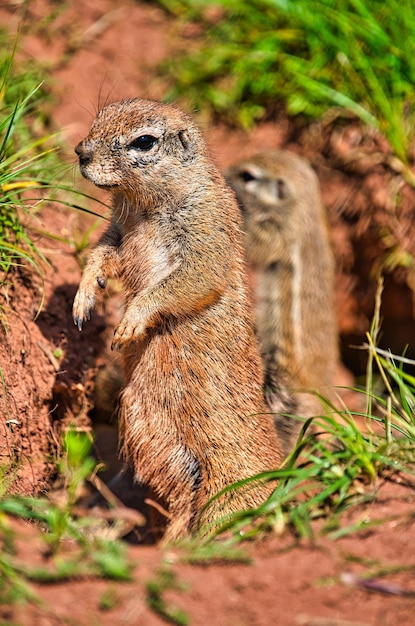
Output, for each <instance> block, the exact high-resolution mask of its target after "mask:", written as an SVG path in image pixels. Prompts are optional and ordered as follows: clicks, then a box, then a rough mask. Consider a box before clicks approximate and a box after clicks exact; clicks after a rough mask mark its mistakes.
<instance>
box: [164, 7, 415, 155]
mask: <svg viewBox="0 0 415 626" xmlns="http://www.w3.org/2000/svg"><path fill="white" fill-rule="evenodd" d="M160 4H161V5H162V6H163V7H164V8H166V9H167V10H169V11H170V12H172V13H173V14H174V15H175V16H176V17H178V18H179V19H180V20H182V21H183V22H187V21H193V22H196V23H198V24H199V26H200V27H201V34H200V35H199V37H198V39H197V41H196V42H195V41H194V40H191V41H190V42H189V40H186V39H185V40H184V41H183V47H182V50H181V52H179V54H178V55H175V56H174V58H172V59H171V60H170V61H167V63H165V64H164V65H163V66H162V70H163V73H164V74H165V75H167V76H168V77H169V78H170V81H171V89H170V91H169V93H168V95H167V97H168V98H169V99H176V98H178V97H183V98H185V99H187V100H188V101H189V102H190V104H191V106H194V107H196V108H198V109H201V110H209V111H211V112H213V113H214V114H216V115H220V116H221V117H223V118H225V119H226V120H228V121H230V122H232V123H237V124H241V125H242V126H244V127H247V128H248V127H250V126H252V124H253V123H254V122H255V121H256V120H258V119H261V118H263V117H264V116H267V115H270V114H272V113H274V112H275V111H276V110H277V109H278V107H281V106H283V107H284V108H285V109H286V111H287V112H288V113H289V114H290V115H295V116H298V115H301V116H302V117H303V118H304V119H305V120H306V121H307V120H310V119H319V118H321V117H322V116H323V115H324V114H325V113H326V112H327V110H328V109H329V108H331V107H335V108H337V109H338V110H339V111H340V113H341V111H348V112H351V113H352V114H353V115H356V116H357V117H358V118H359V119H360V120H362V122H363V123H364V124H367V125H369V126H371V127H373V128H375V129H377V130H379V131H380V132H381V133H383V134H384V135H385V137H386V138H387V139H388V141H389V143H390V145H391V147H392V150H393V152H394V153H395V155H396V156H397V157H398V158H399V159H400V160H401V161H402V162H403V163H404V164H406V163H407V162H408V160H409V156H410V146H411V142H412V137H413V132H414V128H415V96H414V90H413V85H414V82H415V54H414V43H413V42H414V41H415V5H414V4H413V3H412V2H411V1H410V0H403V2H398V1H397V0H389V1H388V2H383V1H382V0H373V1H372V0H371V1H370V2H369V0H339V1H336V2H334V0H258V1H257V2H250V1H249V0H215V2H212V1H210V0H197V1H196V2H193V1H191V0H160ZM214 7H216V9H214ZM218 7H219V10H218Z"/></svg>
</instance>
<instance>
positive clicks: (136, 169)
mask: <svg viewBox="0 0 415 626" xmlns="http://www.w3.org/2000/svg"><path fill="white" fill-rule="evenodd" d="M75 151H76V153H77V154H78V156H79V162H80V169H81V173H82V174H83V176H85V178H87V179H88V180H90V181H91V182H93V183H94V184H95V185H97V186H98V187H102V188H104V189H109V190H111V192H112V198H113V205H112V220H111V224H110V226H109V228H108V229H107V230H106V232H105V233H104V234H103V235H102V237H101V239H100V240H99V242H98V244H97V245H96V247H95V248H94V250H93V251H92V252H91V254H90V256H89V259H88V262H87V265H86V267H85V270H84V273H83V276H82V280H81V283H80V286H79V289H78V292H77V294H76V297H75V301H74V306H73V316H74V321H75V323H76V324H77V325H78V327H79V329H81V328H82V322H83V321H84V320H87V319H89V317H90V311H91V310H92V308H93V306H94V304H95V300H96V298H97V296H98V295H99V293H100V292H102V290H103V288H104V287H105V285H106V281H107V279H108V278H109V277H114V276H117V277H119V278H120V280H121V281H122V283H123V285H124V290H125V313H124V317H123V319H122V321H121V322H120V324H119V325H118V327H117V328H116V329H115V333H114V339H113V346H114V347H115V348H118V349H121V350H122V354H123V360H124V367H125V375H126V387H125V388H124V390H123V392H122V394H121V400H120V420H121V430H122V433H123V453H124V455H125V456H126V457H127V458H128V459H129V461H130V462H131V463H132V465H133V467H134V470H135V476H136V479H137V480H138V481H140V482H143V483H145V484H147V485H149V486H150V487H151V488H152V489H153V491H154V492H155V493H156V494H157V495H158V496H159V497H160V498H161V499H162V500H163V501H164V502H165V503H166V504H167V506H168V510H169V515H170V522H169V525H168V528H167V531H166V535H165V538H166V540H171V539H175V538H176V537H179V536H182V535H183V534H186V533H187V532H189V531H192V530H196V529H197V528H198V527H199V526H200V524H202V523H206V522H208V523H210V522H213V521H214V520H216V519H217V518H219V517H221V516H222V515H224V514H225V513H229V512H230V511H235V510H238V509H241V508H246V507H251V506H255V505H258V504H259V503H261V502H262V501H263V500H264V498H265V497H266V496H267V495H268V494H269V493H270V490H271V487H270V485H259V484H258V483H256V485H255V486H252V485H251V487H250V488H245V489H241V490H237V491H232V492H229V493H227V494H226V496H224V497H222V498H220V499H218V500H215V501H214V503H213V504H212V505H211V506H209V507H208V508H207V509H205V510H204V511H203V513H202V515H201V512H202V509H203V507H204V505H205V504H206V503H207V502H208V500H209V499H210V498H211V497H212V496H213V495H215V494H216V493H217V492H218V491H219V490H221V489H222V488H224V487H225V486H227V485H229V484H230V483H233V482H234V481H237V480H240V479H242V478H245V477H247V476H251V475H253V474H257V473H260V472H263V471H266V470H271V469H275V468H277V467H278V465H279V463H280V460H281V452H280V444H279V440H278V436H277V433H276V430H275V427H274V423H273V420H272V417H271V416H270V415H269V409H268V408H267V407H266V405H265V403H264V400H263V388H262V384H263V371H262V366H261V360H260V356H259V352H258V348H257V345H256V338H255V335H254V330H253V319H252V312H251V308H250V303H249V297H248V295H247V292H248V289H247V280H246V274H245V267H244V259H243V248H242V233H241V232H240V223H239V222H240V217H239V211H238V207H237V203H236V202H235V199H234V195H233V194H232V192H231V191H230V190H229V189H228V187H227V185H226V184H225V182H224V179H223V178H222V176H221V175H220V174H219V172H218V171H217V169H216V168H215V167H214V165H213V164H212V163H211V161H210V160H209V157H208V155H207V150H206V147H205V142H204V140H203V138H202V135H201V133H200V131H199V130H198V128H197V127H196V125H195V123H194V122H193V121H192V119H191V118H190V117H188V116H187V115H186V114H184V113H183V112H182V111H180V110H179V109H176V108H175V107H173V106H169V105H165V104H162V103H159V102H153V101H150V100H142V99H133V100H124V101H121V102H115V103H113V104H109V105H107V106H106V107H105V108H104V109H102V110H101V111H100V112H99V113H98V116H97V118H96V119H95V121H94V122H93V124H92V127H91V130H90V132H89V135H88V136H87V137H86V139H84V140H83V141H81V143H79V145H78V146H77V147H76V149H75Z"/></svg>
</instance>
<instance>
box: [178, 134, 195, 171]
mask: <svg viewBox="0 0 415 626" xmlns="http://www.w3.org/2000/svg"><path fill="white" fill-rule="evenodd" d="M178 138H179V141H180V143H181V145H182V147H183V157H182V158H183V162H184V163H186V162H188V161H192V160H193V159H194V158H195V157H196V155H197V150H198V143H197V139H196V138H195V136H194V134H192V132H191V131H188V130H180V131H179V133H178Z"/></svg>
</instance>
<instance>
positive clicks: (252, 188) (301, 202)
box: [226, 150, 338, 452]
mask: <svg viewBox="0 0 415 626" xmlns="http://www.w3.org/2000/svg"><path fill="white" fill-rule="evenodd" d="M226 178H227V180H228V182H229V183H230V185H231V187H232V188H233V189H234V191H235V193H236V195H237V198H238V201H239V202H240V206H241V210H242V213H243V217H244V230H245V234H246V236H245V247H246V255H247V259H248V262H249V263H250V265H251V266H252V268H253V269H254V271H255V272H256V282H257V286H256V289H255V292H256V307H257V313H256V326H257V334H258V338H259V343H260V348H261V354H262V359H263V364H264V369H265V383H266V388H267V391H268V402H269V404H270V407H271V408H272V410H273V411H275V412H277V413H281V412H287V413H288V412H291V413H293V414H295V415H299V416H302V417H310V416H312V415H318V414H320V413H321V408H322V407H321V403H320V402H319V400H318V398H317V397H316V396H313V395H311V394H307V393H297V392H303V391H305V390H309V391H317V392H321V393H322V394H323V395H325V394H326V395H327V393H329V389H328V388H329V387H330V386H332V385H333V378H334V372H335V368H336V363H337V360H338V336H337V328H336V319H335V306H334V268H335V265H334V257H333V253H332V250H331V247H330V241H329V232H328V226H327V221H326V214H325V211H324V207H323V204H322V200H321V196H320V189H319V183H318V180H317V176H316V175H315V173H314V171H313V170H312V168H311V166H310V165H309V164H308V162H307V161H305V160H304V159H302V158H301V157H299V156H296V155H295V154H293V153H292V152H288V151H285V150H278V151H277V150H270V151H267V152H263V153H259V154H256V155H255V156H253V157H252V158H249V159H245V160H243V161H241V162H239V163H236V164H235V165H233V166H232V167H230V168H229V169H228V171H227V172H226ZM284 387H285V388H286V389H287V390H288V392H290V391H293V392H295V393H294V395H291V394H290V393H288V394H285V395H286V400H285V401H284ZM272 390H274V391H275V392H276V393H273V392H272ZM292 399H294V402H292ZM276 424H277V428H278V430H279V433H280V436H281V439H282V441H283V444H284V451H285V452H287V451H289V449H290V448H291V447H292V445H293V444H294V443H295V436H296V434H297V432H298V430H299V428H296V427H295V425H296V424H297V426H300V425H301V424H299V423H298V422H295V421H294V420H292V419H290V418H284V417H282V416H276Z"/></svg>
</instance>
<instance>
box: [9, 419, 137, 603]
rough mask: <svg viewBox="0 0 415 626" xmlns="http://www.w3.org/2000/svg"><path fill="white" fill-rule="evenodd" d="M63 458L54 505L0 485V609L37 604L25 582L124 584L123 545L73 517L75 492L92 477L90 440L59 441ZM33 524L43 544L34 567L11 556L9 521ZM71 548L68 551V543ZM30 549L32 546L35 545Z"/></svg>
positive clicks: (75, 436)
mask: <svg viewBox="0 0 415 626" xmlns="http://www.w3.org/2000/svg"><path fill="white" fill-rule="evenodd" d="M63 443H64V446H63V449H64V453H63V456H62V459H61V460H60V462H59V464H58V469H59V471H60V475H61V477H62V480H63V482H64V489H63V497H61V498H60V499H59V502H54V501H53V500H51V499H50V498H29V497H20V496H8V495H7V479H5V478H4V476H3V478H2V480H1V481H0V486H1V491H0V547H1V551H0V552H1V554H0V604H10V603H14V602H16V601H19V600H30V601H34V600H35V599H36V596H35V594H34V593H33V591H32V590H31V588H30V584H29V583H30V581H37V582H56V581H62V580H68V579H71V578H78V577H96V576H98V577H104V578H111V579H115V580H129V579H130V577H131V571H132V564H131V562H129V561H128V559H127V557H126V546H125V545H124V544H122V543H121V542H120V541H119V540H115V539H113V538H108V539H106V538H104V536H103V533H102V532H100V531H102V524H100V523H98V524H97V519H96V518H93V517H89V516H88V512H87V511H86V512H85V513H84V515H83V516H79V515H75V509H74V507H75V504H76V502H77V499H78V496H79V491H80V489H81V488H82V486H83V485H84V484H85V481H86V480H87V479H88V478H89V477H90V476H91V474H92V472H93V470H94V468H95V464H96V463H95V461H94V460H93V459H92V458H91V456H90V452H91V445H92V442H91V440H90V437H89V436H88V435H87V434H86V433H82V432H76V431H74V430H69V431H68V432H67V433H66V435H65V437H64V442H63ZM12 517H15V518H20V519H26V520H31V521H32V522H35V523H36V526H35V531H34V535H37V537H38V539H39V540H40V541H41V543H43V546H44V549H43V553H44V554H43V556H44V558H43V562H44V565H42V566H41V567H33V566H31V565H30V564H27V563H26V562H23V561H22V560H20V559H19V557H18V556H17V555H16V547H15V543H16V539H17V538H18V534H17V532H16V530H15V529H14V527H13V526H12V524H11V518H12ZM33 540H34V539H33ZM68 541H69V542H70V545H71V548H70V550H68V543H67V542H68ZM34 545H35V543H34Z"/></svg>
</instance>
